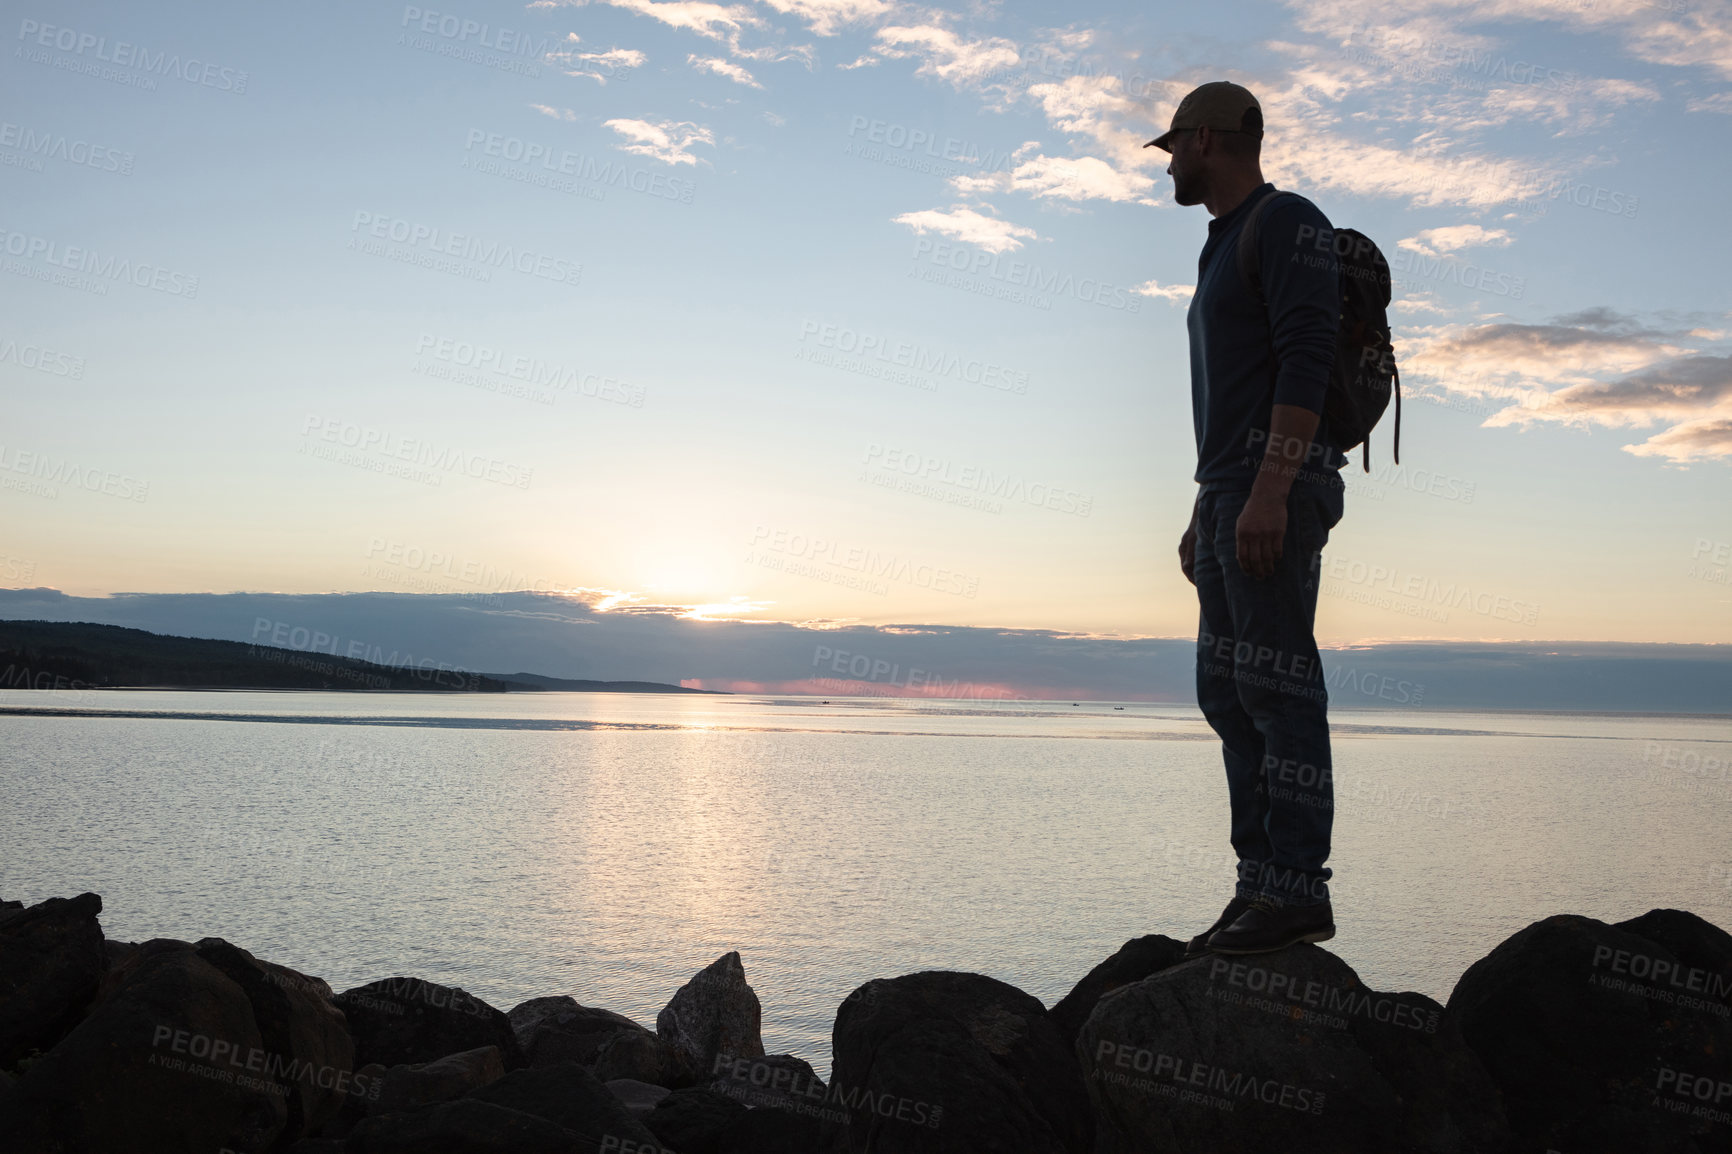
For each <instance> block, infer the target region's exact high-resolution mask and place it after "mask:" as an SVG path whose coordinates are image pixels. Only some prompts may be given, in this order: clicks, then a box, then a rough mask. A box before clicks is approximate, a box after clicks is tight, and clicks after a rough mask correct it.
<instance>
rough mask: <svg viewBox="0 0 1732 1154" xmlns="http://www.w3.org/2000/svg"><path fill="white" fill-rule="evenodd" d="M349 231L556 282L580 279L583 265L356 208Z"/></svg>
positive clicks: (434, 253)
mask: <svg viewBox="0 0 1732 1154" xmlns="http://www.w3.org/2000/svg"><path fill="white" fill-rule="evenodd" d="M363 230H364V231H363ZM349 231H350V232H352V233H357V234H360V235H361V236H363V237H365V238H370V239H374V240H388V241H391V242H392V243H394V244H400V245H403V246H405V247H406V248H407V249H409V250H411V251H413V250H421V251H423V252H424V253H426V254H431V255H432V256H448V257H455V258H457V259H458V260H462V261H467V262H469V263H470V264H474V265H485V266H487V267H489V268H501V269H511V270H512V271H514V272H520V273H523V274H525V275H526V276H535V277H540V278H541V279H542V280H548V281H552V282H554V283H555V284H568V285H575V284H577V283H578V282H579V281H581V280H582V279H583V266H582V265H581V264H578V263H577V262H575V261H568V260H565V259H563V258H561V257H555V256H548V255H547V254H545V253H538V252H534V251H533V250H530V249H524V248H517V247H515V246H513V245H509V244H501V243H500V242H499V241H496V240H495V241H489V240H483V239H482V238H480V237H478V236H474V235H472V234H469V233H462V232H451V231H449V230H447V229H442V228H436V227H434V226H433V225H428V224H420V223H418V222H416V221H412V220H404V219H403V218H401V217H395V216H388V215H385V214H381V213H374V212H367V211H365V210H357V211H356V213H355V219H354V220H353V222H351V223H350V225H349ZM351 244H352V242H351ZM379 255H384V254H383V253H381V254H379ZM410 263H419V262H410ZM477 271H479V270H477Z"/></svg>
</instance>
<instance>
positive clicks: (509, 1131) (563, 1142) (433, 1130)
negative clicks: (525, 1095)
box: [343, 1098, 599, 1154]
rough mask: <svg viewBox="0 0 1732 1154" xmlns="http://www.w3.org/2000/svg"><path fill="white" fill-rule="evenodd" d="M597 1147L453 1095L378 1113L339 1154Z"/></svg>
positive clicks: (551, 1151)
mask: <svg viewBox="0 0 1732 1154" xmlns="http://www.w3.org/2000/svg"><path fill="white" fill-rule="evenodd" d="M598 1150H599V1147H598V1145H597V1144H596V1143H594V1142H591V1141H588V1140H586V1139H583V1138H581V1137H579V1136H578V1135H576V1134H574V1133H572V1132H571V1131H570V1130H567V1129H565V1128H564V1127H563V1126H560V1125H557V1124H555V1123H553V1122H549V1121H548V1120H547V1119H546V1118H538V1117H536V1116H535V1115H534V1114H525V1113H524V1112H523V1111H521V1110H511V1109H507V1108H506V1107H504V1106H495V1105H494V1104H493V1103H491V1102H482V1101H479V1100H477V1099H475V1098H459V1099H457V1101H455V1102H443V1103H440V1104H439V1105H437V1106H428V1107H425V1108H423V1109H420V1110H411V1111H408V1112H405V1113H401V1114H378V1115H375V1116H374V1117H371V1118H368V1119H367V1120H366V1121H364V1122H362V1123H361V1124H360V1125H359V1126H357V1127H355V1130H354V1133H352V1134H350V1135H349V1138H348V1141H347V1142H346V1143H344V1146H343V1151H344V1154H596V1152H597V1151H598Z"/></svg>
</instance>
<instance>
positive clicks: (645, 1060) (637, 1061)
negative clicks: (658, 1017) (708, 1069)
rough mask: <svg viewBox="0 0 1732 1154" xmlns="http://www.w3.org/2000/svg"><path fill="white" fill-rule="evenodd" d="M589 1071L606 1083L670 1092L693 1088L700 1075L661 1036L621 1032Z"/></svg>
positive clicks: (601, 1053)
mask: <svg viewBox="0 0 1732 1154" xmlns="http://www.w3.org/2000/svg"><path fill="white" fill-rule="evenodd" d="M590 1069H591V1070H592V1071H593V1072H594V1074H595V1076H596V1077H597V1078H600V1079H601V1080H602V1081H603V1082H614V1081H618V1080H620V1079H622V1078H625V1079H630V1080H631V1081H634V1082H648V1083H650V1084H651V1085H653V1086H667V1087H669V1088H680V1087H684V1086H690V1085H692V1084H693V1083H694V1082H696V1081H697V1078H698V1074H699V1073H700V1072H699V1071H696V1070H693V1069H692V1068H691V1067H690V1066H689V1065H688V1064H687V1063H686V1061H685V1060H684V1059H682V1058H680V1057H679V1056H678V1055H676V1054H675V1053H674V1048H673V1047H672V1046H670V1045H669V1044H668V1043H667V1042H665V1041H663V1040H662V1038H661V1036H660V1035H658V1034H652V1033H650V1032H649V1031H648V1030H621V1031H620V1032H619V1033H617V1034H615V1035H613V1036H612V1037H611V1038H609V1039H608V1040H607V1042H606V1043H605V1044H604V1045H603V1046H602V1048H601V1052H600V1053H598V1054H597V1055H596V1058H595V1064H594V1065H593V1066H591V1067H590Z"/></svg>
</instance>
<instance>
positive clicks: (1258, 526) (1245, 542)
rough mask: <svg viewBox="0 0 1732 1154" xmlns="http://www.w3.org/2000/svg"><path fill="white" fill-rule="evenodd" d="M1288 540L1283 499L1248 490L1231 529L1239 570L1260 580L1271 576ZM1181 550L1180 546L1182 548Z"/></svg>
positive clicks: (1285, 502)
mask: <svg viewBox="0 0 1732 1154" xmlns="http://www.w3.org/2000/svg"><path fill="white" fill-rule="evenodd" d="M1286 536H1287V500H1286V495H1285V494H1282V495H1281V496H1279V497H1277V496H1275V495H1274V494H1272V493H1269V492H1267V491H1259V490H1257V489H1252V490H1251V496H1250V498H1249V499H1248V500H1247V501H1246V502H1245V508H1244V509H1243V510H1241V511H1240V513H1239V521H1238V524H1237V525H1235V526H1234V544H1235V546H1236V552H1237V554H1238V557H1239V568H1241V569H1243V570H1244V571H1245V572H1246V573H1247V574H1249V575H1250V576H1252V577H1255V578H1257V579H1258V580H1261V579H1263V578H1265V577H1270V576H1273V575H1274V572H1275V562H1277V561H1279V560H1280V559H1281V541H1282V539H1283V538H1285V537H1286ZM1181 548H1183V546H1181Z"/></svg>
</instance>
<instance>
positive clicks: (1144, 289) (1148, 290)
mask: <svg viewBox="0 0 1732 1154" xmlns="http://www.w3.org/2000/svg"><path fill="white" fill-rule="evenodd" d="M1131 291H1132V292H1134V293H1136V294H1137V295H1138V296H1144V297H1158V298H1160V299H1161V300H1164V301H1171V302H1172V303H1173V304H1176V305H1179V304H1189V303H1190V300H1191V297H1192V295H1193V294H1195V293H1196V291H1197V286H1196V285H1194V284H1165V285H1164V284H1161V283H1160V282H1159V281H1153V280H1146V281H1144V282H1143V283H1142V284H1140V285H1137V286H1136V287H1135V288H1133V289H1131Z"/></svg>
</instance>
